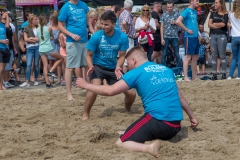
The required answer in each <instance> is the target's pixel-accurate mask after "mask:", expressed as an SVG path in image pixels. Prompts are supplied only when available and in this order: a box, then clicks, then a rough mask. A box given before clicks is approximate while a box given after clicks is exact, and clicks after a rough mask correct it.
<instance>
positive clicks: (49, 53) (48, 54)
mask: <svg viewBox="0 0 240 160" xmlns="http://www.w3.org/2000/svg"><path fill="white" fill-rule="evenodd" d="M54 52H55V51H54V50H53V49H52V50H50V51H48V52H39V54H40V56H44V55H46V56H50V55H51V54H53V53H54Z"/></svg>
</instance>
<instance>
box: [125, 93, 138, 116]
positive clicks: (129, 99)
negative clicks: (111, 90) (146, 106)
mask: <svg viewBox="0 0 240 160" xmlns="http://www.w3.org/2000/svg"><path fill="white" fill-rule="evenodd" d="M123 93H124V94H125V98H124V103H125V109H126V110H127V111H128V112H129V111H130V109H131V106H132V104H133V103H134V101H135V99H136V91H135V89H131V90H127V91H125V92H123Z"/></svg>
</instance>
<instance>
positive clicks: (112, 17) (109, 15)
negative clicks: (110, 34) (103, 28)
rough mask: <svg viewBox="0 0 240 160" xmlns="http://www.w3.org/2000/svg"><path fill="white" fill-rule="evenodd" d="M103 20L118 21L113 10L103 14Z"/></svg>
mask: <svg viewBox="0 0 240 160" xmlns="http://www.w3.org/2000/svg"><path fill="white" fill-rule="evenodd" d="M101 20H110V21H111V22H112V23H116V21H117V17H116V15H115V14H114V13H113V12H112V11H108V12H105V13H104V14H103V15H102V16H101Z"/></svg>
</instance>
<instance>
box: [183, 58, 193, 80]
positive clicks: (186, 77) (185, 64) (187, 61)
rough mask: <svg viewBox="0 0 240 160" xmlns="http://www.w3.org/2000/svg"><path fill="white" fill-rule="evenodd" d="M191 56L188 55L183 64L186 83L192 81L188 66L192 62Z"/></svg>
mask: <svg viewBox="0 0 240 160" xmlns="http://www.w3.org/2000/svg"><path fill="white" fill-rule="evenodd" d="M191 58H192V56H191V55H186V57H185V60H184V62H183V74H184V81H186V82H190V81H191V80H190V79H189V78H188V64H189V63H190V62H191Z"/></svg>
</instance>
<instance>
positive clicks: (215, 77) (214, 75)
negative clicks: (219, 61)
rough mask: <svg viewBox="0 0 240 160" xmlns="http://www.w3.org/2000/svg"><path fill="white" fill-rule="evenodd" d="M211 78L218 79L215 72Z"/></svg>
mask: <svg viewBox="0 0 240 160" xmlns="http://www.w3.org/2000/svg"><path fill="white" fill-rule="evenodd" d="M212 80H213V81H215V80H218V79H217V74H216V73H213V76H212Z"/></svg>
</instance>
